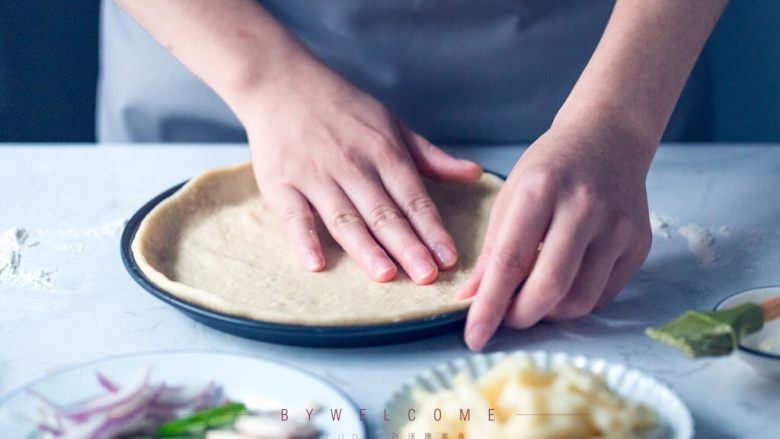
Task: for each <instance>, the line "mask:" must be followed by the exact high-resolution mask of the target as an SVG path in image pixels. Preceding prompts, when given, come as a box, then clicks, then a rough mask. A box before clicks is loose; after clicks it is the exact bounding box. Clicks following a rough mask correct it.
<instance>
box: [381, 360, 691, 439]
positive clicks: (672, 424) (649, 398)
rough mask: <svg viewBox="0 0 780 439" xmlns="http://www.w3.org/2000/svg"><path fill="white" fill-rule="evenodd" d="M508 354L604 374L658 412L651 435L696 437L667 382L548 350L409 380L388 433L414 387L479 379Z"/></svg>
mask: <svg viewBox="0 0 780 439" xmlns="http://www.w3.org/2000/svg"><path fill="white" fill-rule="evenodd" d="M508 355H515V356H523V357H527V358H530V359H531V360H532V361H533V362H534V364H536V366H537V367H540V368H542V369H547V368H550V367H553V366H557V365H562V364H571V365H573V366H576V367H579V368H582V369H585V370H587V371H590V372H593V373H597V374H602V375H603V376H604V378H605V379H606V381H607V384H608V385H609V387H610V388H612V389H613V390H614V391H615V392H617V393H618V394H619V395H620V396H622V397H624V398H627V399H630V400H633V401H637V402H641V403H643V404H646V405H647V406H649V407H651V408H652V409H653V410H655V412H656V413H657V414H658V418H659V420H660V423H659V426H658V428H656V429H654V430H653V431H652V432H650V433H649V435H648V437H650V438H665V439H666V438H669V439H689V438H691V437H693V418H692V417H691V413H690V411H689V410H688V407H686V406H685V403H683V402H682V400H680V398H679V397H678V396H677V395H676V394H675V393H674V392H672V390H670V389H669V388H668V387H667V386H666V385H664V384H662V383H660V382H658V381H656V380H655V379H653V378H651V377H650V376H648V375H645V374H644V373H642V372H640V371H638V370H636V369H630V368H628V367H626V366H624V365H622V364H614V363H609V362H607V361H606V360H602V359H599V358H588V357H584V356H571V355H569V354H566V353H563V352H556V353H548V352H544V351H534V352H524V351H517V352H513V353H504V352H498V353H495V354H490V355H474V356H471V357H467V358H462V359H459V360H456V361H452V362H449V363H444V364H441V365H439V366H437V367H435V368H433V369H430V370H428V371H425V372H423V373H422V374H420V375H418V376H417V377H415V378H414V379H412V380H410V381H408V382H407V383H405V384H404V385H403V386H402V387H401V389H399V390H398V391H397V392H396V393H395V394H394V395H393V396H392V398H391V399H390V401H389V402H388V403H387V404H386V407H387V410H388V412H389V413H391V414H394V415H395V416H391V417H390V421H389V422H387V423H386V424H385V436H386V437H391V435H392V433H400V431H401V429H402V427H403V425H404V423H405V416H404V414H405V413H406V412H407V410H409V408H410V407H413V406H414V400H413V398H412V390H413V389H414V388H418V387H422V388H425V389H428V390H431V391H438V390H443V389H448V388H450V386H451V385H452V379H453V378H454V377H455V376H456V375H458V374H460V373H461V372H465V373H467V374H468V375H469V376H470V377H472V378H477V377H479V376H482V375H483V374H485V373H486V372H487V371H488V370H490V368H492V367H493V366H494V365H495V364H496V363H498V362H499V361H500V360H501V359H503V358H505V357H506V356H508ZM399 414H400V415H399ZM467 439H477V438H467Z"/></svg>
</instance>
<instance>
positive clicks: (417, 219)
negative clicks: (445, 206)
mask: <svg viewBox="0 0 780 439" xmlns="http://www.w3.org/2000/svg"><path fill="white" fill-rule="evenodd" d="M381 168H384V169H380V178H381V180H382V181H383V183H384V186H385V187H386V188H387V191H388V194H389V195H390V197H391V198H392V200H393V201H394V202H395V204H396V205H397V206H398V207H399V208H400V209H401V211H402V212H403V214H404V216H405V217H406V219H407V221H408V222H409V224H410V225H411V226H412V229H413V230H414V232H415V233H416V235H417V236H418V237H420V240H421V241H422V242H423V243H424V244H425V246H426V247H427V248H428V250H429V251H430V252H431V254H432V255H433V257H434V258H435V260H436V263H437V265H438V267H439V268H440V269H442V270H446V269H448V268H452V267H453V266H455V264H456V263H457V262H458V253H457V250H456V247H455V241H454V240H453V239H452V236H450V234H449V233H448V232H447V230H446V229H445V228H444V224H443V223H442V220H441V216H440V215H439V211H438V209H436V205H435V204H434V202H433V200H432V199H431V197H430V195H428V190H427V189H426V188H425V185H424V184H423V182H422V180H421V179H420V175H419V174H418V173H417V171H416V170H415V169H414V167H413V166H412V165H411V163H409V165H408V166H406V165H398V164H396V166H381Z"/></svg>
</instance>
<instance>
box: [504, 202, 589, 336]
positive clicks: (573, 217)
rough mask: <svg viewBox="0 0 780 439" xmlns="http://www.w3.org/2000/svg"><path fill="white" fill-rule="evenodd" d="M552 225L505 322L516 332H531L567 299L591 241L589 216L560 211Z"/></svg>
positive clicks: (583, 212)
mask: <svg viewBox="0 0 780 439" xmlns="http://www.w3.org/2000/svg"><path fill="white" fill-rule="evenodd" d="M558 212H559V213H558V214H557V215H556V216H555V218H553V221H552V223H551V224H550V230H549V231H548V232H547V235H546V236H545V238H544V247H543V248H542V249H541V252H540V253H539V260H538V261H537V262H536V265H534V267H533V270H531V274H530V275H529V276H528V279H527V280H526V282H525V284H524V285H523V287H522V288H521V289H520V293H519V294H518V296H517V298H516V299H515V300H514V301H513V303H512V304H511V305H510V307H509V309H508V311H507V315H506V318H505V321H506V323H507V324H508V325H509V326H512V327H514V328H519V329H522V328H529V327H531V326H533V325H535V324H536V323H537V322H538V321H539V320H541V319H542V318H543V317H544V316H546V315H547V314H548V313H549V312H550V311H552V310H553V308H555V306H556V305H558V303H559V302H560V301H561V300H562V299H563V298H564V297H565V296H566V294H567V293H568V292H569V289H570V288H571V285H572V283H573V282H574V277H575V276H576V274H577V272H578V270H579V268H580V264H581V262H582V258H583V256H584V254H585V249H586V248H587V245H588V243H589V241H590V238H591V231H590V230H589V226H588V212H587V211H584V210H583V211H581V212H574V211H573V210H570V211H569V212H567V211H563V212H561V211H560V210H559V211H558Z"/></svg>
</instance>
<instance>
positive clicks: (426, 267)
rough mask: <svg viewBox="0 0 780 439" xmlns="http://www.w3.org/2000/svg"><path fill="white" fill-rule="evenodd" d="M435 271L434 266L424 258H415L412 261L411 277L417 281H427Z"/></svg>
mask: <svg viewBox="0 0 780 439" xmlns="http://www.w3.org/2000/svg"><path fill="white" fill-rule="evenodd" d="M435 271H436V266H435V265H434V264H433V263H431V261H429V260H428V259H426V258H422V257H417V258H414V259H413V260H412V275H413V276H414V278H415V279H416V280H418V281H422V280H426V279H428V278H429V277H430V276H431V274H433V273H434V272H435Z"/></svg>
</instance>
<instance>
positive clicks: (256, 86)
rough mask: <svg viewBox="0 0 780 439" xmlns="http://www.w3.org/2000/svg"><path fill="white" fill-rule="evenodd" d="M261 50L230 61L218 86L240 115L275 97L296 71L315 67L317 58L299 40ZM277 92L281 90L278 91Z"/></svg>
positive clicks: (222, 95)
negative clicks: (313, 65) (312, 65)
mask: <svg viewBox="0 0 780 439" xmlns="http://www.w3.org/2000/svg"><path fill="white" fill-rule="evenodd" d="M273 46H274V47H272V48H269V49H268V50H264V51H261V52H260V53H257V54H242V55H240V56H237V57H234V59H235V61H234V62H232V63H228V65H227V66H226V68H225V72H226V74H225V75H224V76H223V77H222V79H221V81H220V83H219V84H217V85H216V86H215V87H214V88H215V90H216V91H217V93H218V94H219V95H220V96H221V97H222V98H223V100H224V101H225V102H226V103H227V104H228V106H229V107H230V108H231V109H232V110H233V112H234V113H235V114H236V116H237V117H238V118H239V119H240V120H241V121H242V122H244V119H245V118H246V117H248V116H249V114H253V113H255V112H256V111H257V108H258V107H259V106H262V105H263V103H264V102H266V101H268V100H269V99H271V97H272V96H274V95H275V94H277V93H278V91H279V90H280V89H284V88H285V87H286V86H285V82H289V81H290V78H291V77H292V76H293V73H294V72H299V71H302V70H304V69H311V66H310V65H311V64H313V63H316V60H314V59H313V58H312V56H311V55H310V54H309V53H308V52H307V51H306V49H305V48H304V47H302V46H300V44H298V43H297V42H296V41H289V42H284V43H280V44H275V45H273ZM275 92H277V93H275Z"/></svg>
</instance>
